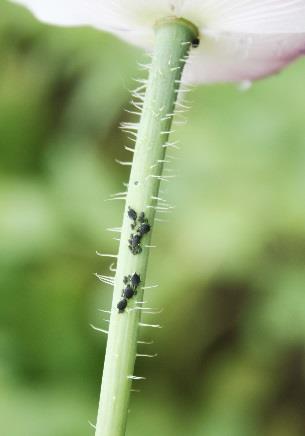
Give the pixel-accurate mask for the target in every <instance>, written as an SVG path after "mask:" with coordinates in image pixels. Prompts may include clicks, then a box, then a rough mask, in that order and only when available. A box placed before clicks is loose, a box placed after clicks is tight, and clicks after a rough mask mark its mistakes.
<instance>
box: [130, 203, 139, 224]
mask: <svg viewBox="0 0 305 436" xmlns="http://www.w3.org/2000/svg"><path fill="white" fill-rule="evenodd" d="M128 216H129V218H130V219H131V220H133V221H136V220H137V217H138V215H137V212H136V211H135V210H134V209H132V208H131V207H130V206H129V207H128Z"/></svg>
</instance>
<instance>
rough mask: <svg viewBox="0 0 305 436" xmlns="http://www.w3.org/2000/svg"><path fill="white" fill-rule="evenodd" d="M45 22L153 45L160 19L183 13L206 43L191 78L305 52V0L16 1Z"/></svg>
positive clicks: (268, 68)
mask: <svg viewBox="0 0 305 436" xmlns="http://www.w3.org/2000/svg"><path fill="white" fill-rule="evenodd" d="M14 1H15V2H16V3H20V4H23V5H25V6H27V7H28V8H29V9H31V10H32V12H33V13H34V14H35V15H36V16H37V17H38V18H40V19H41V20H42V21H46V22H49V23H53V24H59V25H67V26H76V25H91V26H93V27H96V28H98V29H103V30H107V31H110V32H112V33H115V34H116V35H118V36H119V37H121V38H122V39H124V40H127V41H129V42H131V43H133V44H135V45H138V46H141V47H145V48H151V47H153V43H154V24H155V22H156V21H157V20H159V19H160V18H163V17H165V16H170V15H172V16H178V17H180V16H182V17H184V18H186V19H188V20H190V21H192V22H194V24H196V25H197V26H198V28H199V29H200V33H201V44H200V47H199V48H197V49H196V50H193V54H192V56H191V62H190V65H189V66H188V67H187V69H186V72H185V80H187V81H191V82H228V81H239V80H254V79H257V78H260V77H263V76H265V75H268V74H272V73H275V72H277V71H279V70H280V69H282V68H283V67H284V66H285V65H286V64H287V63H289V62H291V61H292V60H294V59H295V58H297V57H298V56H301V55H303V54H304V48H305V0H108V1H107V0H52V1H51V0H14Z"/></svg>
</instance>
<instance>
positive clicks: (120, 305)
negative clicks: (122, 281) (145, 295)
mask: <svg viewBox="0 0 305 436" xmlns="http://www.w3.org/2000/svg"><path fill="white" fill-rule="evenodd" d="M126 307H127V300H126V298H123V299H122V300H121V301H119V302H118V304H117V308H118V309H119V312H120V313H122V312H124V310H125V309H126Z"/></svg>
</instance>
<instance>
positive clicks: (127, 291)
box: [123, 285, 135, 300]
mask: <svg viewBox="0 0 305 436" xmlns="http://www.w3.org/2000/svg"><path fill="white" fill-rule="evenodd" d="M123 292H124V297H125V298H127V299H128V300H129V299H130V298H132V297H133V296H134V294H135V291H134V289H133V288H132V287H131V286H130V285H127V286H126V288H125V289H124V291H123Z"/></svg>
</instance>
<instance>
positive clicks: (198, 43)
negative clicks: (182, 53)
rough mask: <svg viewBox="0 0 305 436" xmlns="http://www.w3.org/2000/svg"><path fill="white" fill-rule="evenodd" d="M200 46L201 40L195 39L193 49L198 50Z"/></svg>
mask: <svg viewBox="0 0 305 436" xmlns="http://www.w3.org/2000/svg"><path fill="white" fill-rule="evenodd" d="M199 45H200V39H199V38H194V39H193V41H192V47H194V48H196V47H199Z"/></svg>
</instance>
